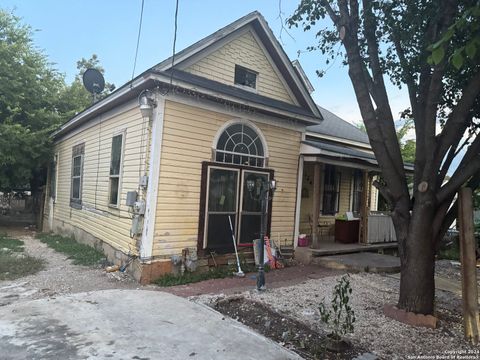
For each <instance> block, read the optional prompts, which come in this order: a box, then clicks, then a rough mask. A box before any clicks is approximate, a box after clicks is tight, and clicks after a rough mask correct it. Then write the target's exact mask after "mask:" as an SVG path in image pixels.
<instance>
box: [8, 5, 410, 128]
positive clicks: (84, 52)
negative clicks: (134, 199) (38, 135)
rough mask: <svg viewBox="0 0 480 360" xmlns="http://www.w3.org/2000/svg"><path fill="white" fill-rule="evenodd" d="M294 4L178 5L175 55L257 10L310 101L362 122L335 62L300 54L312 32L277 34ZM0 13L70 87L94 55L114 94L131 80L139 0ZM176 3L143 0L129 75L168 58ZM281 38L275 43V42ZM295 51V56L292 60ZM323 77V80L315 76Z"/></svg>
mask: <svg viewBox="0 0 480 360" xmlns="http://www.w3.org/2000/svg"><path fill="white" fill-rule="evenodd" d="M297 3H298V1H297V0H283V1H282V0H179V10H178V30H177V42H176V50H177V51H180V50H182V49H183V48H185V47H187V46H189V45H191V44H192V43H194V42H196V41H198V40H200V39H202V38H203V37H205V36H208V35H209V34H211V33H213V32H215V31H216V30H218V29H220V28H221V27H223V26H225V25H228V24H229V23H231V22H233V21H235V20H236V19H238V18H240V17H242V16H244V15H246V14H248V13H250V12H252V11H254V10H257V11H259V12H260V13H262V15H263V16H264V17H265V19H266V20H267V22H268V24H269V26H270V27H271V28H272V31H273V33H274V34H275V36H276V37H277V39H279V40H280V42H281V43H282V44H283V47H284V50H285V52H286V53H287V55H288V56H289V58H290V60H295V59H298V60H299V61H300V63H301V65H302V67H303V68H304V70H305V72H306V74H307V76H308V78H309V79H310V81H311V83H312V85H313V87H314V88H315V92H314V93H313V94H312V96H313V98H314V100H315V101H316V102H317V103H318V104H319V105H320V106H322V107H324V108H327V109H328V110H330V111H332V112H334V113H336V114H337V115H338V116H340V117H342V118H343V119H345V120H347V121H350V122H354V123H355V122H360V119H361V116H360V112H359V110H358V105H357V102H356V99H355V95H354V92H353V89H352V85H351V83H350V79H349V77H348V73H347V68H346V67H344V66H342V65H341V62H340V60H337V61H336V62H335V63H334V64H333V66H332V65H328V66H327V65H325V57H323V56H322V54H321V53H320V52H312V53H308V52H305V49H306V47H307V46H309V45H312V44H314V43H315V36H314V32H313V31H310V32H303V31H302V30H301V29H292V30H288V32H289V34H290V35H291V37H290V36H289V35H288V34H287V33H286V32H285V30H283V31H282V21H281V19H280V18H279V14H280V10H279V7H280V6H281V9H282V13H283V15H282V17H283V19H285V18H287V17H288V16H289V15H291V14H292V13H293V11H294V10H295V8H296V5H297ZM0 7H1V8H3V9H7V10H10V11H13V12H14V14H15V15H17V16H19V17H21V18H22V19H23V22H24V23H26V24H29V25H30V26H31V27H32V29H34V30H35V32H34V43H35V45H36V46H37V47H38V48H39V49H42V50H43V51H44V53H45V54H46V55H47V56H48V58H49V60H50V61H51V62H52V63H54V64H55V65H54V66H55V67H56V68H57V69H58V70H59V71H60V72H61V73H64V74H65V76H66V80H67V82H71V81H73V79H74V77H75V74H76V73H77V69H76V62H77V61H78V60H79V59H81V58H82V57H84V58H89V57H90V56H91V55H92V54H97V55H98V57H99V59H100V62H101V65H102V66H103V67H104V69H105V79H106V81H108V82H110V83H114V84H115V85H116V86H117V87H120V86H121V85H123V84H124V83H125V82H127V81H129V80H130V79H131V77H132V70H133V64H134V58H135V48H136V44H137V35H138V26H139V18H140V9H141V0H115V1H114V0H95V1H93V0H81V1H80V0H69V1H65V0H42V1H39V0H1V1H0ZM174 14H175V0H145V5H144V12H143V23H142V33H141V38H140V44H139V51H138V59H137V65H136V71H135V75H138V74H139V73H141V72H143V71H145V70H147V69H148V68H150V67H151V66H154V65H155V64H157V63H159V62H161V61H162V60H164V59H165V58H167V57H169V56H171V54H172V47H173V35H174ZM280 34H281V36H280ZM298 51H301V54H300V56H299V57H298ZM327 67H328V71H327V73H326V75H325V76H324V77H322V78H319V77H317V75H316V70H322V69H326V68H327ZM388 90H389V94H390V102H391V106H392V110H393V114H394V116H395V115H397V114H399V113H400V112H401V111H402V110H404V109H405V108H406V107H408V97H407V96H406V93H405V92H404V91H400V90H398V89H396V88H395V87H394V86H393V85H392V86H389V89H388Z"/></svg>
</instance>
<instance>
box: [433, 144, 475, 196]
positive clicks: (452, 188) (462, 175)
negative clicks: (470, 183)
mask: <svg viewBox="0 0 480 360" xmlns="http://www.w3.org/2000/svg"><path fill="white" fill-rule="evenodd" d="M478 171H480V137H477V138H476V139H475V140H474V141H473V143H472V144H471V145H470V147H469V148H468V150H467V152H466V154H465V156H464V157H463V159H462V161H461V162H460V165H459V166H458V168H457V170H455V172H454V173H453V175H452V177H451V179H450V180H449V181H448V182H447V183H446V184H445V185H444V186H443V187H442V188H440V190H439V192H438V193H437V201H438V202H439V203H442V202H444V201H445V200H446V199H447V198H448V197H449V196H450V195H451V194H453V193H455V192H456V191H457V190H458V188H459V187H460V186H462V185H463V184H464V183H465V182H466V181H467V180H469V178H470V177H471V176H473V175H474V174H475V173H476V172H478Z"/></svg>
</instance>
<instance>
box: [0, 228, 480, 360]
mask: <svg viewBox="0 0 480 360" xmlns="http://www.w3.org/2000/svg"><path fill="white" fill-rule="evenodd" d="M1 232H7V233H8V234H9V235H11V236H12V237H16V238H18V239H20V240H23V241H24V246H25V252H26V253H27V254H29V255H31V256H35V257H39V258H42V259H45V260H46V268H45V270H42V271H40V272H38V273H37V274H34V275H29V276H26V277H24V278H21V279H17V280H13V281H0V306H4V305H8V304H11V303H13V302H18V301H22V300H32V299H40V298H55V297H56V296H58V295H61V294H72V293H80V292H89V291H95V290H104V289H137V288H142V289H148V290H156V291H165V292H169V293H171V294H175V295H178V296H182V297H186V298H189V299H190V300H192V301H196V302H201V303H205V304H208V305H210V306H212V307H213V308H215V309H217V310H218V311H220V312H222V313H223V314H225V315H226V316H229V317H232V318H234V319H236V320H238V321H241V322H243V323H245V324H246V325H248V326H250V327H251V328H253V329H255V330H256V331H258V332H260V333H262V334H263V335H265V336H267V337H270V338H271V339H273V340H274V341H276V342H279V343H280V344H282V345H283V346H285V347H288V348H290V349H292V348H294V349H296V351H297V353H299V354H300V355H301V356H304V357H305V358H307V359H308V358H320V359H323V358H325V359H327V358H330V357H331V354H330V355H329V354H327V355H325V353H322V351H324V350H322V349H320V350H319V349H318V341H317V340H318V339H319V338H322V337H324V336H325V334H326V333H327V331H328V329H326V328H325V326H324V325H323V324H322V323H321V321H320V316H319V312H318V304H319V302H320V301H322V299H325V301H326V302H327V303H329V301H330V298H331V291H332V289H333V287H334V286H335V284H336V282H337V281H338V279H339V278H340V277H341V276H342V275H343V273H342V272H338V271H333V270H327V269H324V268H321V267H319V266H294V267H290V268H286V269H282V270H273V271H270V272H268V273H267V274H266V281H267V291H266V292H263V293H258V292H257V291H255V290H254V288H255V283H256V280H255V274H247V275H246V276H245V277H244V278H236V277H232V278H226V279H215V280H208V281H204V282H200V283H196V284H189V285H180V286H175V287H169V288H160V287H158V286H154V285H148V286H140V285H139V284H138V283H137V282H135V281H134V280H133V279H132V278H131V277H130V276H129V275H128V274H124V273H120V272H116V273H106V272H105V271H104V270H103V269H102V267H101V266H98V267H86V266H80V265H73V264H72V262H71V260H70V259H68V258H67V257H66V256H65V255H63V254H61V253H57V252H55V251H54V250H52V249H50V248H48V247H47V245H46V244H43V243H41V242H40V241H38V240H36V239H35V232H34V231H33V230H31V229H18V228H17V229H11V228H7V229H6V228H1V227H0V233H1ZM438 265H439V266H438V269H437V270H438V271H437V272H439V273H440V274H441V275H443V276H445V277H446V276H448V277H449V278H451V279H458V272H459V269H458V267H457V266H456V265H454V264H453V265H452V264H451V263H450V262H448V261H442V262H439V263H438ZM351 283H352V287H353V296H352V306H353V308H354V310H355V316H356V318H357V321H356V323H355V332H354V333H353V334H352V335H351V336H350V337H349V339H350V341H351V342H352V344H353V346H354V349H353V350H352V351H351V352H350V353H346V354H344V356H341V357H340V358H345V359H349V358H353V357H354V356H356V355H355V354H357V355H358V354H363V357H362V359H373V358H379V359H406V358H418V356H433V358H435V357H436V356H447V357H445V358H449V359H450V358H451V359H453V358H455V357H452V355H462V354H463V355H470V356H473V357H471V358H472V359H480V352H479V351H478V348H474V347H472V346H470V345H468V344H467V343H466V342H465V341H464V340H463V331H462V317H461V311H462V305H461V299H460V298H459V296H456V295H454V294H452V293H449V292H445V291H437V299H436V308H437V314H436V315H437V317H438V319H439V324H440V326H439V328H438V329H436V330H430V329H423V328H413V327H410V326H407V325H403V324H401V323H398V322H396V321H394V320H391V319H388V318H386V317H385V316H384V315H383V312H382V308H383V305H384V304H386V303H390V304H395V302H396V301H397V298H398V285H399V284H398V279H397V278H394V277H392V276H385V275H381V274H365V273H361V274H353V275H351ZM232 299H233V301H232ZM219 304H220V305H219ZM312 339H313V340H312ZM354 353H355V354H354ZM312 354H317V355H315V356H314V355H312ZM372 356H373V357H372ZM412 356H414V357H412ZM448 356H450V357H448ZM334 358H336V357H334Z"/></svg>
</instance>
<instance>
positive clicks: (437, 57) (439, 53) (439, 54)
mask: <svg viewBox="0 0 480 360" xmlns="http://www.w3.org/2000/svg"><path fill="white" fill-rule="evenodd" d="M444 56H445V49H444V48H443V46H442V47H439V48H436V49H435V50H433V52H432V60H433V63H434V64H435V65H438V64H440V62H441V61H442V60H443V57H444Z"/></svg>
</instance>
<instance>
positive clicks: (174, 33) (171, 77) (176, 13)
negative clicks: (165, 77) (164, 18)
mask: <svg viewBox="0 0 480 360" xmlns="http://www.w3.org/2000/svg"><path fill="white" fill-rule="evenodd" d="M177 20H178V0H176V1H175V28H174V31H173V48H172V72H171V74H170V86H172V82H173V65H174V63H175V46H176V45H177Z"/></svg>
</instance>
